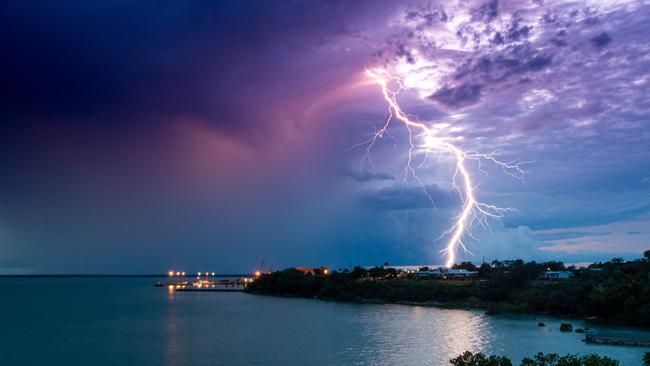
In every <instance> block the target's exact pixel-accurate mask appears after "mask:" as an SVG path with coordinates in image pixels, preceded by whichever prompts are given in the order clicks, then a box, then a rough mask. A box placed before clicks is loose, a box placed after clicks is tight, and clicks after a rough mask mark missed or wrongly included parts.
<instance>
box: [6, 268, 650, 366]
mask: <svg viewBox="0 0 650 366" xmlns="http://www.w3.org/2000/svg"><path fill="white" fill-rule="evenodd" d="M156 280H157V279H152V278H62V279H56V278H45V279H7V278H4V279H0V296H1V297H0V326H1V328H0V329H1V330H2V331H1V332H0V365H3V366H4V365H39V366H40V365H70V366H74V365H84V366H85V365H240V364H241V365H307V364H310V365H366V364H373V365H394V364H401V365H425V364H426V365H447V360H448V359H449V358H451V357H453V356H455V355H457V354H460V353H462V352H463V351H465V350H473V351H483V352H487V353H496V354H502V355H507V356H509V357H511V358H513V359H514V360H517V363H518V361H519V360H520V359H521V358H522V357H524V356H527V355H531V354H533V353H535V352H538V351H542V352H557V353H562V354H564V353H592V352H593V353H598V354H601V355H608V356H610V357H614V358H617V359H619V360H620V361H621V362H622V364H623V365H640V364H641V361H640V360H641V357H642V354H643V352H645V351H650V349H646V348H636V347H622V346H602V345H588V344H585V343H583V342H582V341H581V339H582V335H580V334H576V333H560V332H559V331H558V328H559V323H560V321H559V320H557V319H550V318H543V319H542V321H544V322H545V323H546V324H547V327H546V328H538V327H537V320H533V319H532V317H531V316H527V317H519V318H513V317H507V316H497V317H488V316H485V315H484V314H483V313H482V312H479V311H464V310H442V309H435V308H426V307H412V306H400V305H358V304H342V303H333V302H325V301H317V300H306V299H286V298H276V297H267V296H255V295H248V294H243V293H194V292H186V293H169V292H168V290H167V289H165V288H154V287H152V284H153V283H154V282H155V281H156ZM573 324H574V326H576V325H577V326H583V325H584V324H582V323H581V322H579V321H573Z"/></svg>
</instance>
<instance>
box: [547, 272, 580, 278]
mask: <svg viewBox="0 0 650 366" xmlns="http://www.w3.org/2000/svg"><path fill="white" fill-rule="evenodd" d="M543 278H544V279H545V280H568V279H570V278H573V272H570V271H547V272H544V275H543Z"/></svg>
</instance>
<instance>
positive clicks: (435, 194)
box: [361, 185, 456, 211]
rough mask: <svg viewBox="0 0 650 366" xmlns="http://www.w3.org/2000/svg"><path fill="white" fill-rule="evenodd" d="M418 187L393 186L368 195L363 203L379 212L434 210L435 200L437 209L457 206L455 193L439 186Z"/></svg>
mask: <svg viewBox="0 0 650 366" xmlns="http://www.w3.org/2000/svg"><path fill="white" fill-rule="evenodd" d="M424 190H426V193H425V192H424V191H423V188H422V187H416V186H407V187H404V186H401V187H400V186H399V185H395V186H391V187H386V188H381V189H378V190H377V191H375V192H372V193H367V194H366V195H365V196H363V197H362V198H361V202H362V203H363V204H364V205H366V206H367V207H369V208H370V209H373V210H377V211H402V210H417V209H429V210H431V209H432V204H431V201H429V199H428V197H427V194H428V196H429V197H431V199H432V200H433V203H434V204H435V207H436V208H447V207H450V206H452V205H455V204H456V196H455V195H454V193H455V192H449V191H447V190H444V189H442V188H440V187H439V186H437V185H428V186H426V187H425V188H424Z"/></svg>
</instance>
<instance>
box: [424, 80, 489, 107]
mask: <svg viewBox="0 0 650 366" xmlns="http://www.w3.org/2000/svg"><path fill="white" fill-rule="evenodd" d="M482 88H483V87H482V86H481V85H477V84H461V85H459V86H457V87H453V88H449V87H447V88H444V89H441V90H439V91H437V92H436V93H435V94H433V95H431V96H430V97H429V99H431V100H433V101H436V102H439V103H442V104H444V105H445V106H447V107H451V108H454V109H455V108H460V107H465V106H468V105H472V104H474V103H476V102H477V101H478V100H479V98H480V97H481V89H482Z"/></svg>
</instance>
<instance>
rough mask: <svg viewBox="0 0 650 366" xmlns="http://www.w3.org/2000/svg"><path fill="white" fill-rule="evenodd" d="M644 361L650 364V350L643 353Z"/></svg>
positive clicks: (649, 252) (647, 252)
mask: <svg viewBox="0 0 650 366" xmlns="http://www.w3.org/2000/svg"><path fill="white" fill-rule="evenodd" d="M644 254H650V250H648V251H646V252H645V253H644ZM643 363H644V364H645V365H650V352H646V353H644V354H643Z"/></svg>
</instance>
